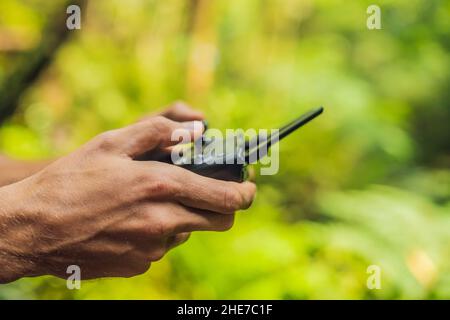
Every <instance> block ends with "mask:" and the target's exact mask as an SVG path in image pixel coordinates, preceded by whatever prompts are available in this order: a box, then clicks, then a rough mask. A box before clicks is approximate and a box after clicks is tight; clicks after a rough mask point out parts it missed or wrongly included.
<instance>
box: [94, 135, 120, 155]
mask: <svg viewBox="0 0 450 320" xmlns="http://www.w3.org/2000/svg"><path fill="white" fill-rule="evenodd" d="M117 136H118V132H117V130H110V131H106V132H103V133H101V134H99V135H98V136H97V138H96V142H97V145H96V146H97V148H99V149H101V150H104V151H110V150H112V149H113V148H115V146H116V144H117Z"/></svg>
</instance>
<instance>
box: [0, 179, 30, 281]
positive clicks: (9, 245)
mask: <svg viewBox="0 0 450 320" xmlns="http://www.w3.org/2000/svg"><path fill="white" fill-rule="evenodd" d="M26 193H27V192H26V190H24V188H23V185H22V184H21V183H20V182H19V183H15V184H11V185H8V186H5V187H1V188H0V284H1V283H8V282H11V281H14V280H17V279H19V278H21V277H24V276H29V275H33V274H34V271H33V270H34V267H35V259H34V257H33V243H34V240H33V236H34V233H35V230H34V228H33V226H34V224H35V223H36V221H37V218H36V217H35V214H33V213H32V212H31V211H30V210H29V208H27V205H26V196H25V194H26Z"/></svg>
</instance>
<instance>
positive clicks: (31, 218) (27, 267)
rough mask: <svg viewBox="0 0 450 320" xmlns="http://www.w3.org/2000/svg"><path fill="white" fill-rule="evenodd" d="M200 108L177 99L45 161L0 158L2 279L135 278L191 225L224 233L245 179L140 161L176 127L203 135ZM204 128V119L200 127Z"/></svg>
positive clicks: (240, 203)
mask: <svg viewBox="0 0 450 320" xmlns="http://www.w3.org/2000/svg"><path fill="white" fill-rule="evenodd" d="M202 119H203V115H202V114H201V113H199V112H198V111H194V110H192V109H190V108H189V107H188V106H186V105H184V104H182V103H177V104H175V105H174V106H172V107H171V108H169V109H168V110H166V111H165V112H163V113H162V114H161V115H157V116H149V117H146V118H144V119H142V120H141V121H140V122H138V123H136V124H133V125H131V126H128V127H125V128H121V129H117V130H112V131H108V132H105V133H102V134H100V135H99V136H97V137H95V138H94V139H92V140H91V141H89V142H88V143H86V144H85V145H83V146H82V147H80V148H79V149H78V150H76V151H75V152H73V153H71V154H69V155H68V156H66V157H63V158H60V159H58V160H55V161H50V162H46V161H43V162H39V163H27V162H17V161H13V160H10V159H7V158H5V157H2V158H1V159H0V185H3V186H2V187H0V283H8V282H11V281H14V280H17V279H20V278H22V277H30V276H41V275H54V276H57V277H61V278H65V277H67V274H66V270H67V267H68V266H69V265H74V264H75V265H78V266H80V268H81V276H82V279H92V278H100V277H131V276H135V275H138V274H142V273H144V272H146V271H147V270H148V269H149V267H150V265H151V263H152V262H154V261H157V260H159V259H161V258H162V257H163V256H164V255H165V254H166V252H167V251H168V250H170V249H171V248H173V247H175V246H177V245H179V244H181V243H183V242H185V241H186V240H187V239H188V237H189V235H190V233H191V232H193V231H204V230H205V231H206V230H207V231H225V230H228V229H230V228H231V227H232V225H233V222H234V213H235V211H238V210H242V209H247V208H248V207H249V206H250V205H251V203H252V201H253V198H254V196H255V192H256V187H255V185H254V184H253V183H251V182H244V183H235V182H228V181H220V180H215V179H210V178H207V177H203V176H200V175H197V174H194V173H192V172H190V171H187V170H184V169H182V168H179V167H177V166H173V165H170V164H166V163H161V162H156V161H136V160H135V159H136V158H137V157H138V156H139V155H141V154H144V153H148V152H149V151H154V152H158V151H161V150H162V149H166V148H168V147H170V146H171V145H174V144H176V143H177V142H176V141H171V134H172V132H173V131H174V130H177V129H184V130H189V132H190V134H191V136H192V137H193V138H195V137H198V136H199V135H201V132H197V131H196V129H195V128H196V127H198V126H194V122H193V121H196V120H197V121H198V120H202ZM200 127H201V126H200Z"/></svg>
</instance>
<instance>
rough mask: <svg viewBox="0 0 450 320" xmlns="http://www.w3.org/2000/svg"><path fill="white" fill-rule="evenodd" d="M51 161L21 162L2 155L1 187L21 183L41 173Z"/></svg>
mask: <svg viewBox="0 0 450 320" xmlns="http://www.w3.org/2000/svg"><path fill="white" fill-rule="evenodd" d="M50 163H51V161H49V160H41V161H19V160H13V159H10V158H7V157H5V156H2V155H0V187H2V186H6V185H8V184H11V183H14V182H17V181H20V180H22V179H25V178H26V177H29V176H31V175H33V174H34V173H36V172H38V171H40V170H41V169H43V168H44V167H46V166H47V165H49V164H50Z"/></svg>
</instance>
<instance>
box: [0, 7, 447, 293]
mask: <svg viewBox="0 0 450 320" xmlns="http://www.w3.org/2000/svg"><path fill="white" fill-rule="evenodd" d="M69 2H70V1H69ZM373 2H374V1H372V0H371V1H366V0H361V1H345V0H315V1H313V0H264V1H263V0H217V1H213V0H166V1H162V0H159V1H157V0H127V1H120V0H96V1H88V3H87V5H83V6H82V11H83V14H84V15H85V16H84V17H83V20H82V29H81V30H79V31H71V33H72V34H71V37H70V38H68V39H67V40H65V41H64V43H63V44H62V45H61V47H60V49H59V50H58V51H57V53H56V55H55V56H54V57H53V58H51V61H50V66H49V68H47V69H46V70H45V72H43V73H42V74H41V76H40V77H39V79H38V80H37V81H36V82H34V83H33V84H32V85H30V86H29V87H28V88H27V90H26V91H24V93H23V95H22V96H21V100H20V104H19V108H18V109H17V110H16V112H15V114H14V116H12V117H10V118H9V119H8V120H7V121H6V122H4V123H3V126H2V127H1V129H0V150H1V152H3V153H6V154H8V155H9V156H12V157H16V158H22V159H41V158H52V157H58V156H61V155H64V154H66V153H68V152H70V151H72V150H74V149H75V148H77V147H78V146H80V145H81V144H82V143H84V142H86V141H88V140H89V139H90V138H92V137H93V136H94V135H96V134H98V133H100V132H102V131H104V130H107V129H111V128H116V127H120V126H124V125H127V124H129V123H132V122H133V121H135V120H136V119H138V118H139V117H141V116H142V115H144V114H146V113H149V112H153V111H155V110H158V109H160V108H161V106H164V105H167V104H169V103H170V102H171V101H173V100H177V99H182V100H185V101H187V102H189V103H190V104H192V105H194V106H196V107H197V108H199V109H201V110H203V111H204V112H205V113H206V115H207V117H208V120H209V122H210V124H211V125H212V126H214V127H217V128H220V129H225V128H236V127H241V128H250V127H252V128H271V127H276V126H278V125H280V124H283V123H285V122H287V121H289V120H291V119H292V118H293V117H296V116H298V115H299V114H301V113H303V112H304V111H306V110H308V109H310V108H312V107H315V106H318V105H323V106H324V107H325V113H324V114H323V115H322V116H321V117H319V118H318V119H316V120H314V121H313V122H312V123H311V124H309V125H308V126H306V127H304V128H303V129H301V130H300V131H298V132H296V133H295V134H294V135H292V136H290V137H289V138H287V139H286V140H285V141H283V143H282V144H281V148H280V151H281V160H280V161H281V165H280V172H279V174H278V175H275V176H264V177H258V178H257V182H258V185H259V192H258V196H257V199H256V201H255V203H254V205H253V207H252V208H251V209H250V210H248V211H247V212H243V213H241V214H239V215H238V217H237V220H236V223H235V226H234V228H233V229H232V230H231V231H229V232H226V233H208V232H204V233H196V234H194V235H193V236H192V237H191V239H190V241H189V242H188V243H186V244H184V245H183V246H182V247H179V248H177V249H175V250H173V251H172V252H170V253H169V254H168V255H167V256H166V258H165V259H163V260H162V261H160V262H158V263H155V264H153V265H152V268H151V269H150V271H149V272H147V273H146V274H144V275H142V276H138V277H135V278H131V279H103V280H94V281H84V282H82V289H81V290H73V291H70V290H67V289H66V284H65V281H64V280H59V279H55V278H53V277H40V278H35V279H22V280H20V281H16V282H14V283H12V284H8V285H2V286H0V298H3V299H12V298H20V299H35V298H39V299H43V298H48V299H56V298H65V299H86V298H91V299H100V298H110V299H121V298H125V299H194V298H201V299H214V298H223V299H235V298H236V299H241V298H244V299H257V298H262V299H266V298H273V299H334V298H337V299H379V298H396V299H405V298H418V299H426V298H438V299H444V298H450V189H449V186H450V170H449V168H450V130H449V123H450V105H449V99H450V81H449V79H450V54H449V47H450V37H449V36H450V2H449V1H439V0H395V1H394V0H391V1H390V0H377V1H375V2H376V4H378V5H379V6H380V7H381V10H382V29H381V30H368V29H367V27H366V19H367V14H366V9H367V7H368V6H369V5H370V4H372V3H373ZM66 7H67V1H62V0H55V1H38V0H20V1H19V0H2V1H0V83H3V87H4V86H5V85H7V84H5V83H7V82H8V79H10V78H8V77H10V76H11V74H14V72H17V71H16V70H20V68H23V67H24V66H26V65H27V64H29V63H32V61H33V59H32V58H30V56H29V55H28V56H27V55H26V54H25V53H26V52H28V51H29V50H33V48H35V47H36V46H38V45H39V43H41V42H42V41H43V40H44V39H45V38H46V37H47V38H48V37H50V36H51V34H52V32H58V30H51V29H49V28H46V26H48V25H51V23H52V20H54V19H55V18H54V17H55V16H59V17H61V16H62V17H63V19H65V17H66V13H65V10H66ZM24 57H27V58H25V59H24ZM10 85H11V84H10ZM1 103H2V102H1V101H0V104H1ZM124 192H126V191H124ZM86 223H89V221H86ZM369 265H378V266H380V268H381V270H382V274H381V277H382V278H381V284H382V288H381V289H380V290H369V289H368V288H367V286H366V280H367V277H368V274H367V273H366V270H367V267H368V266H369Z"/></svg>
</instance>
